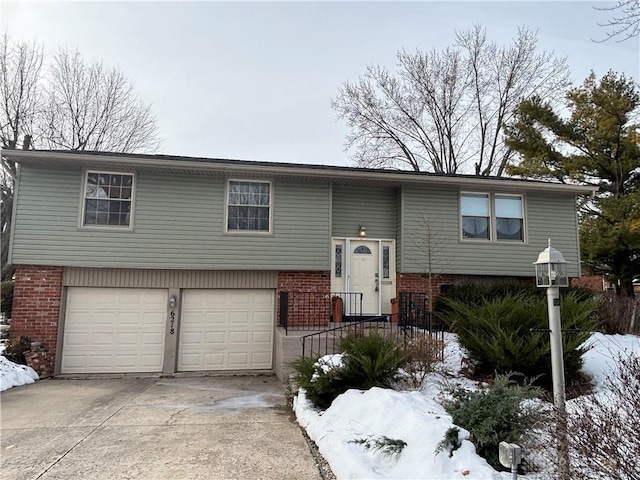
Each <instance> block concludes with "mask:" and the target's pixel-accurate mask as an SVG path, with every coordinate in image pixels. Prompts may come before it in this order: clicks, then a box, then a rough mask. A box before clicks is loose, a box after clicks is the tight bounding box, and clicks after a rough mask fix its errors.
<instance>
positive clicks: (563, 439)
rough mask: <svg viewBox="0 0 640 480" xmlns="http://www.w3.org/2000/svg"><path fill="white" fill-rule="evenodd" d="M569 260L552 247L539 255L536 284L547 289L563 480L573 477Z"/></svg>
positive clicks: (559, 461)
mask: <svg viewBox="0 0 640 480" xmlns="http://www.w3.org/2000/svg"><path fill="white" fill-rule="evenodd" d="M566 264H567V262H566V260H565V259H564V257H563V256H562V254H561V253H560V252H559V251H558V250H556V249H555V248H553V247H552V246H551V239H549V244H548V246H547V248H546V249H545V250H543V251H542V252H541V253H540V255H538V261H537V262H535V263H534V265H535V266H536V284H537V285H538V287H546V288H547V305H548V312H549V335H550V340H551V374H552V380H553V401H554V404H555V407H556V411H557V420H556V421H557V435H558V439H557V442H558V464H559V465H558V466H559V471H558V473H559V475H558V478H560V479H561V480H569V479H570V464H569V445H568V443H567V410H566V393H565V381H564V356H563V352H562V321H561V319H560V287H568V286H569V278H568V276H567V265H566Z"/></svg>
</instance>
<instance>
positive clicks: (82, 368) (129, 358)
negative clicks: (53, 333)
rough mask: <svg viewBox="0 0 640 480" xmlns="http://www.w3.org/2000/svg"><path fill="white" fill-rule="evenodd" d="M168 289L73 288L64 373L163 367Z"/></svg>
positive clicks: (66, 316) (65, 335) (70, 299)
mask: <svg viewBox="0 0 640 480" xmlns="http://www.w3.org/2000/svg"><path fill="white" fill-rule="evenodd" d="M166 304H167V291H166V290H164V289H136V288H88V287H86V288H85V287H70V288H69V290H68V295H67V308H66V314H65V325H64V335H63V347H62V368H61V370H62V373H128V372H131V373H143V372H160V371H162V360H163V354H164V336H165V318H166Z"/></svg>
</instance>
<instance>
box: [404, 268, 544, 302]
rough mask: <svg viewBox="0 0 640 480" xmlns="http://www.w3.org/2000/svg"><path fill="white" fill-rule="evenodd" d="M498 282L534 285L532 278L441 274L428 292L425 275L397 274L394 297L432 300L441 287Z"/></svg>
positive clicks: (436, 296)
mask: <svg viewBox="0 0 640 480" xmlns="http://www.w3.org/2000/svg"><path fill="white" fill-rule="evenodd" d="M500 281H515V282H521V283H535V279H534V278H533V277H496V276H478V275H474V276H468V275H450V274H442V275H437V276H434V277H433V278H432V280H431V291H429V279H428V277H427V275H426V274H421V273H398V274H397V275H396V296H397V298H400V292H415V293H426V294H427V295H428V296H429V297H430V298H432V299H433V302H434V304H435V301H436V299H437V298H438V296H439V295H440V289H441V287H442V286H443V285H459V284H463V283H481V284H483V283H486V284H490V283H495V282H500Z"/></svg>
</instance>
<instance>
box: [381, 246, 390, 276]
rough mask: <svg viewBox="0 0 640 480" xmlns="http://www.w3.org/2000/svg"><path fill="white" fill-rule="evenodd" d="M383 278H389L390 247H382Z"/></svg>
mask: <svg viewBox="0 0 640 480" xmlns="http://www.w3.org/2000/svg"><path fill="white" fill-rule="evenodd" d="M382 278H389V247H382Z"/></svg>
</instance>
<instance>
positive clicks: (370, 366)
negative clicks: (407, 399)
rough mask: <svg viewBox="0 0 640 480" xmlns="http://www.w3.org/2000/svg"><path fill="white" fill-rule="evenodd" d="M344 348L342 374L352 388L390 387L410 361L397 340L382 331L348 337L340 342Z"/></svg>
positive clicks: (341, 347)
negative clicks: (399, 371) (399, 370)
mask: <svg viewBox="0 0 640 480" xmlns="http://www.w3.org/2000/svg"><path fill="white" fill-rule="evenodd" d="M340 349H341V350H342V352H343V353H344V354H345V358H344V366H343V368H342V374H343V375H344V377H345V378H346V379H347V380H348V383H350V385H351V388H358V389H365V390H366V389H369V388H371V387H389V385H390V384H391V383H392V381H393V380H394V379H395V378H396V376H397V374H398V369H399V368H400V367H402V366H403V365H404V364H405V363H406V362H407V360H408V356H407V353H406V352H405V350H404V349H403V347H402V345H401V344H400V343H399V342H398V341H397V340H396V339H395V338H390V337H387V336H385V335H383V334H382V333H379V332H370V333H368V334H366V335H348V336H346V337H344V338H343V339H342V341H341V342H340Z"/></svg>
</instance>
